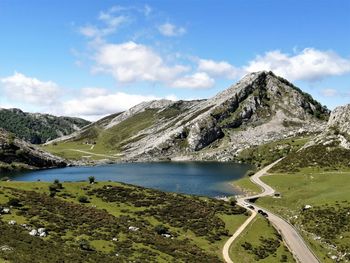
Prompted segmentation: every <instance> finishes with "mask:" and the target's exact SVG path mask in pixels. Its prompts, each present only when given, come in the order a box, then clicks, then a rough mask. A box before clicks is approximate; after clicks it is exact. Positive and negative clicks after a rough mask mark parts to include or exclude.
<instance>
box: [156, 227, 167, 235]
mask: <svg viewBox="0 0 350 263" xmlns="http://www.w3.org/2000/svg"><path fill="white" fill-rule="evenodd" d="M154 230H155V231H156V232H157V234H158V235H163V234H167V233H168V232H169V229H168V228H167V227H166V226H164V225H157V226H156V227H155V228H154Z"/></svg>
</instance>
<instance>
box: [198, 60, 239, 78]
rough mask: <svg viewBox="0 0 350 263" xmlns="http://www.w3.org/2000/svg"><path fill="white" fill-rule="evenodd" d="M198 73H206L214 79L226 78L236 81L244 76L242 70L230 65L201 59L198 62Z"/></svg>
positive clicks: (224, 62)
mask: <svg viewBox="0 0 350 263" xmlns="http://www.w3.org/2000/svg"><path fill="white" fill-rule="evenodd" d="M198 71H202V72H206V73H208V74H209V75H211V76H214V77H225V78H229V79H235V78H237V77H239V76H241V75H242V70H241V69H239V68H237V67H235V66H233V65H231V64H230V63H228V62H226V61H214V60H210V59H200V60H199V61H198Z"/></svg>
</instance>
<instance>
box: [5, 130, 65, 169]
mask: <svg viewBox="0 0 350 263" xmlns="http://www.w3.org/2000/svg"><path fill="white" fill-rule="evenodd" d="M66 165H67V163H66V161H65V160H64V159H62V158H60V157H57V156H54V155H52V154H50V153H48V152H45V151H43V150H41V149H40V148H38V147H37V146H35V145H32V144H30V143H27V142H25V141H23V140H20V139H18V138H16V137H15V136H14V135H13V134H11V133H8V132H6V131H5V130H2V129H0V170H1V169H6V170H11V169H36V168H50V167H65V166H66Z"/></svg>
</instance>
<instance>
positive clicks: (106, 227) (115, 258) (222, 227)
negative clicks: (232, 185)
mask: <svg viewBox="0 0 350 263" xmlns="http://www.w3.org/2000/svg"><path fill="white" fill-rule="evenodd" d="M60 184H61V187H57V186H59V185H60ZM49 186H50V187H53V186H54V187H56V190H57V191H56V194H55V197H50V195H49V193H50V191H49ZM57 188H60V189H57ZM83 196H84V197H86V198H87V199H88V201H89V203H85V202H83V203H81V200H80V199H81V197H83ZM9 200H12V201H11V202H13V200H15V201H16V203H17V204H19V206H13V207H12V208H11V213H10V214H6V215H5V214H4V215H1V216H0V231H1V233H2V235H0V246H2V245H6V246H8V248H9V249H8V250H0V259H1V258H2V259H4V260H7V261H8V262H58V259H59V260H60V262H61V261H62V262H63V261H64V262H72V263H74V262H125V261H130V260H131V261H135V262H199V261H200V262H210V263H212V262H221V259H220V257H221V249H222V246H223V244H224V242H225V241H226V240H227V238H228V237H229V235H230V234H232V233H233V232H234V231H235V230H236V228H237V227H238V226H239V225H240V224H242V223H243V221H244V220H245V219H246V218H247V215H246V212H245V209H242V208H240V207H238V206H234V205H232V204H229V203H226V202H224V201H219V200H215V199H210V198H203V197H195V196H186V195H180V194H173V193H164V192H160V191H156V190H151V189H145V188H142V187H136V186H132V185H125V184H120V183H101V182H95V183H94V184H90V183H89V182H81V183H60V182H59V181H55V182H54V183H53V184H50V183H42V182H35V183H29V182H28V183H27V182H1V183H0V207H7V206H8V202H9ZM10 220H16V221H17V224H16V225H9V224H8V222H9V221H10ZM19 224H26V227H31V228H34V229H38V228H40V227H44V228H45V229H46V230H47V233H48V236H47V237H38V236H30V235H29V230H28V229H26V228H25V227H24V226H21V225H19Z"/></svg>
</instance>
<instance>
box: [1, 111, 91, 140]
mask: <svg viewBox="0 0 350 263" xmlns="http://www.w3.org/2000/svg"><path fill="white" fill-rule="evenodd" d="M89 123H90V122H89V121H86V120H83V119H80V118H71V117H56V116H53V115H49V114H40V113H27V112H23V111H21V110H20V109H1V108H0V128H3V129H4V130H7V131H9V132H12V133H14V134H16V136H17V137H19V138H21V139H23V140H25V141H27V142H31V143H33V144H40V143H44V142H46V141H48V140H53V139H55V138H57V137H61V136H63V135H67V134H71V133H72V132H74V131H77V130H80V128H82V127H84V126H86V125H88V124H89Z"/></svg>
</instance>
